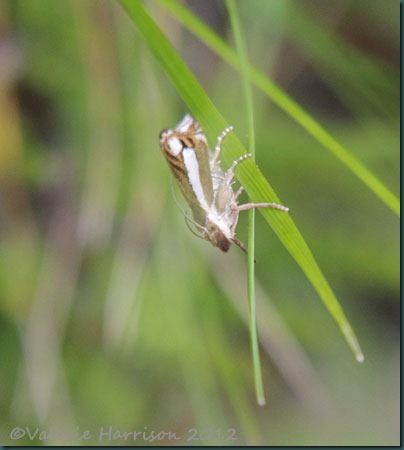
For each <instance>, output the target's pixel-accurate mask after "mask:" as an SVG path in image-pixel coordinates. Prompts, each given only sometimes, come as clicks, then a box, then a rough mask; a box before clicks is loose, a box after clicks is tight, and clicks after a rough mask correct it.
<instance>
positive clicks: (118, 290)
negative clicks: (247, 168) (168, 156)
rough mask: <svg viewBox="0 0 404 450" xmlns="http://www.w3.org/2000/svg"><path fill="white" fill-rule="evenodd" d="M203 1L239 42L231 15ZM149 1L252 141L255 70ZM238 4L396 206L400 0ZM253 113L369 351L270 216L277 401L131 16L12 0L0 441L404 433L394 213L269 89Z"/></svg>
mask: <svg viewBox="0 0 404 450" xmlns="http://www.w3.org/2000/svg"><path fill="white" fill-rule="evenodd" d="M187 4H188V5H189V7H190V8H192V9H193V10H194V12H196V13H197V14H198V15H200V16H201V17H202V18H203V20H205V21H206V22H207V23H208V24H209V25H210V26H211V27H213V28H214V29H215V30H216V31H217V32H218V33H220V35H222V36H223V37H224V38H226V36H229V35H230V30H229V25H228V18H227V16H226V10H225V8H224V4H223V2H221V1H207V0H204V1H203V2H201V1H189V2H188V3H187ZM148 5H149V6H150V11H151V14H152V15H153V17H155V18H156V20H158V22H159V24H160V25H161V27H162V29H163V30H164V31H165V32H166V33H167V35H168V36H169V37H170V39H171V40H172V42H173V43H174V45H175V46H176V48H177V49H178V50H179V52H180V53H181V55H182V56H183V58H184V60H185V61H186V62H187V64H188V65H189V67H190V68H191V69H192V70H193V72H194V73H195V75H196V76H197V78H198V79H199V80H200V81H201V83H202V84H203V85H204V87H205V89H206V90H207V92H209V95H210V97H211V98H212V99H213V101H214V102H215V105H216V106H217V107H218V108H219V109H220V110H221V112H222V113H223V115H224V116H225V117H226V119H227V120H228V121H229V122H230V123H232V124H233V125H234V126H235V128H236V129H237V130H238V135H239V136H240V137H243V136H245V133H246V125H245V117H243V115H242V108H240V107H239V104H240V95H239V92H240V88H241V81H240V75H239V74H238V73H236V72H235V71H233V69H231V68H229V67H228V66H226V65H225V64H223V63H222V62H221V61H220V60H219V59H218V58H217V57H216V56H214V55H213V54H212V53H210V52H209V51H208V50H207V49H206V48H205V47H204V46H203V45H202V44H200V43H199V42H198V40H197V39H195V38H194V37H193V36H191V35H190V33H189V32H186V31H184V30H183V29H182V28H181V26H179V25H178V23H177V22H175V21H174V20H173V19H172V18H171V17H170V16H169V15H168V14H167V12H166V11H165V10H164V9H160V7H159V4H158V2H151V3H150V4H149V3H148ZM239 7H240V17H241V19H242V24H243V27H244V33H245V36H246V38H247V45H248V52H249V60H250V61H251V62H252V63H253V64H255V65H257V66H258V67H259V68H260V69H261V70H262V71H264V72H265V73H267V74H268V76H270V77H271V78H272V79H274V80H275V81H277V82H278V83H279V84H280V85H281V86H282V88H283V89H284V90H285V91H286V92H288V93H289V94H290V95H291V96H292V97H293V98H294V99H295V100H296V101H298V102H299V103H300V105H301V106H302V107H304V108H305V109H307V110H308V111H309V112H310V113H311V114H312V115H313V116H314V117H315V118H316V119H317V120H318V121H319V123H321V124H322V125H323V126H325V127H326V128H327V129H328V130H329V131H330V133H332V135H333V136H336V137H338V139H339V141H340V142H341V143H343V144H344V145H345V146H346V147H347V148H349V149H350V150H351V151H352V153H353V154H354V155H355V156H356V157H357V158H359V159H360V160H361V161H363V162H364V163H365V165H366V166H367V167H369V168H370V169H371V170H372V171H373V173H375V174H376V175H377V176H378V177H379V178H380V180H381V181H382V182H384V183H385V184H386V186H387V187H388V188H389V189H391V190H392V191H393V192H394V193H395V194H398V192H399V81H398V80H399V76H398V68H399V2H398V1H393V0H388V1H386V0H374V1H372V2H368V1H365V0H355V1H348V0H327V1H324V0H304V1H302V0H290V1H288V0H249V1H248V2H239ZM229 41H230V43H231V40H230V39H229ZM254 101H255V110H254V114H255V119H256V123H255V129H256V145H257V162H258V164H259V167H260V169H261V170H262V172H263V173H264V174H265V175H266V176H267V177H268V179H269V180H270V182H271V184H272V185H273V186H274V187H275V189H276V191H277V193H278V194H279V195H280V196H281V198H282V200H283V202H284V203H285V204H287V205H288V206H289V207H290V208H291V214H293V219H294V220H295V221H296V223H297V224H298V226H299V228H300V230H301V231H302V233H304V236H305V238H306V240H307V242H308V243H309V245H310V248H311V249H312V250H313V252H314V255H315V257H316V258H317V260H318V262H319V263H320V266H321V267H322V269H323V270H324V273H325V275H326V276H327V278H328V280H329V281H330V283H331V284H332V287H333V288H334V290H335V292H336V293H337V295H338V298H339V299H340V300H341V301H342V304H343V307H344V308H345V310H346V311H347V313H348V316H349V318H350V320H351V322H352V324H353V326H354V328H355V331H356V333H357V335H358V338H359V340H360V342H361V344H362V347H363V350H364V353H365V358H366V359H365V363H364V364H362V365H358V364H357V363H356V362H355V361H354V359H353V358H352V356H351V354H350V353H349V350H348V349H347V348H346V346H345V343H344V341H343V340H342V338H341V336H340V334H339V332H338V330H337V328H336V326H335V325H334V323H333V322H332V320H331V318H330V317H329V316H328V314H327V313H326V311H325V309H324V308H323V306H322V305H321V303H320V301H319V299H318V297H317V294H316V293H315V292H314V291H313V289H312V287H311V286H310V285H309V284H308V282H307V280H306V279H305V278H304V275H303V274H302V273H301V271H300V270H299V269H298V267H297V266H296V264H295V263H294V262H293V260H291V258H290V256H289V255H288V254H287V253H286V252H285V250H284V249H283V247H282V246H281V245H280V243H279V242H278V241H277V239H276V238H275V236H274V235H273V234H271V233H270V232H269V230H268V227H267V226H266V225H265V223H264V221H262V219H260V217H259V215H258V216H257V219H258V220H257V232H256V234H257V248H256V259H257V265H256V271H257V286H258V292H257V297H258V314H259V316H258V319H259V320H258V322H259V328H260V337H261V340H262V349H263V360H262V364H263V370H264V383H265V386H266V389H267V391H268V392H267V394H268V405H267V407H266V408H265V409H258V408H257V407H256V405H255V404H254V392H253V379H252V370H251V360H250V358H251V357H250V348H249V345H250V344H249V337H248V330H247V325H246V323H247V312H246V307H247V300H246V290H245V276H246V274H245V258H244V255H242V254H240V252H238V251H237V249H232V250H231V251H230V253H229V254H226V255H225V254H221V253H220V252H219V251H218V250H216V249H214V248H213V247H211V246H210V245H209V243H207V242H204V241H202V240H198V239H196V238H195V237H194V236H193V235H192V234H191V233H189V231H188V229H187V227H186V226H185V224H184V220H183V217H182V215H181V212H180V211H179V210H178V208H176V206H175V202H174V200H173V199H172V193H171V187H170V176H169V172H168V169H167V167H166V164H165V162H164V160H163V158H162V156H161V154H160V151H159V147H158V135H159V132H160V130H161V129H162V128H165V127H167V126H173V125H174V124H175V123H177V121H178V120H179V119H180V118H181V117H182V115H183V114H184V113H185V112H186V110H185V109H184V105H183V104H181V102H180V101H179V96H178V94H177V93H176V92H175V91H174V90H173V88H172V87H171V85H170V84H169V83H168V81H167V79H166V78H165V76H164V74H163V73H162V71H161V68H160V67H159V66H158V65H157V64H156V63H155V61H154V60H153V58H152V56H151V55H150V54H149V51H148V49H147V48H146V46H145V45H144V43H143V42H142V40H141V39H140V37H139V36H138V35H137V32H136V30H135V29H134V27H133V25H132V24H131V22H130V21H129V20H128V18H127V17H126V15H125V12H124V11H123V10H122V8H121V7H120V5H119V4H118V3H117V2H114V1H107V0H98V1H96V0H65V1H59V2H56V1H54V0H35V1H30V2H29V1H24V0H2V1H1V2H0V202H1V203H0V252H1V253H0V254H1V257H2V264H1V266H0V338H1V352H0V357H1V364H0V437H1V443H2V444H8V445H12V444H18V445H34V444H35V445H38V444H45V445H50V444H58V443H59V444H60V443H63V444H73V445H74V444H84V445H85V444H87V445H90V444H92V445H97V444H103V445H117V444H127V445H133V444H136V445H155V444H156V443H159V444H162V445H173V444H176V445H190V444H191V445H192V444H194V445H195V444H196V445H205V444H210V445H212V444H215V445H243V444H259V445H311V446H313V445H396V444H398V442H399V352H398V347H399V342H398V341H399V334H398V326H399V309H398V300H399V299H398V297H399V223H398V219H397V217H396V216H395V215H394V214H393V213H392V212H391V211H390V210H389V209H388V208H386V206H385V205H383V204H382V203H381V202H380V201H379V200H378V199H377V198H376V197H375V196H374V195H373V194H372V193H371V192H370V191H369V190H368V189H367V188H366V187H365V186H364V185H363V184H362V183H360V182H359V181H358V180H357V179H356V178H355V177H354V176H353V175H352V174H351V173H349V172H348V171H347V170H346V169H345V168H344V167H343V166H342V165H341V164H340V163H339V162H338V161H337V160H336V159H334V158H333V157H332V156H331V155H330V154H329V153H327V152H324V150H323V149H322V148H321V147H320V145H319V144H318V143H316V142H315V141H314V140H313V138H312V137H310V136H308V135H307V133H306V132H305V131H304V130H302V129H301V128H299V127H298V126H297V125H296V124H295V123H294V122H292V121H291V120H290V118H288V117H287V116H286V115H285V114H284V113H282V112H280V111H279V110H278V109H277V108H276V107H274V106H273V105H271V104H270V103H269V102H268V100H267V99H266V98H265V97H263V96H262V94H261V93H259V92H258V91H256V92H255V98H254ZM246 142H247V139H246ZM245 225H246V221H245V217H241V219H240V224H239V229H238V230H239V231H238V236H239V237H240V238H241V239H243V240H244V239H245V237H246V226H245ZM193 429H195V430H197V431H195V432H194V431H192V430H193ZM233 429H234V431H232V430H233ZM208 430H210V431H208ZM86 431H87V432H88V433H87V434H85V433H86ZM134 431H137V432H139V434H138V435H137V438H136V440H135V441H134V437H133V432H134ZM152 431H154V432H155V433H156V436H157V433H160V434H159V435H158V438H157V439H156V440H154V441H152ZM41 432H42V434H41ZM58 432H59V433H60V434H61V435H58V434H57V433H58ZM125 432H126V433H130V432H132V434H127V435H126V437H125V435H124V434H123V433H125ZM170 432H171V434H169V433H170ZM102 433H104V434H102ZM114 433H116V434H114ZM142 433H143V434H142ZM66 434H68V435H66ZM174 435H175V436H174ZM174 437H177V438H178V440H177V439H174ZM231 437H236V438H237V440H231V439H230V438H231ZM87 438H88V439H87ZM192 438H198V439H199V440H187V439H192ZM160 439H161V440H160Z"/></svg>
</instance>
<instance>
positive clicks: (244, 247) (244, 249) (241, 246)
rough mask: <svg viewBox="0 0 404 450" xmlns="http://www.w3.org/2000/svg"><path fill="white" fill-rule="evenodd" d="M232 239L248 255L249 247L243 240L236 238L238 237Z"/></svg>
mask: <svg viewBox="0 0 404 450" xmlns="http://www.w3.org/2000/svg"><path fill="white" fill-rule="evenodd" d="M232 241H233V242H234V243H235V244H236V245H237V246H238V247H240V248H241V250H243V252H244V253H245V254H246V255H248V251H247V248H246V246H245V245H244V244H243V243H242V242H241V241H239V240H238V239H236V238H233V239H232Z"/></svg>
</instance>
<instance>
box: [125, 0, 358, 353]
mask: <svg viewBox="0 0 404 450" xmlns="http://www.w3.org/2000/svg"><path fill="white" fill-rule="evenodd" d="M121 4H122V5H123V6H124V8H125V9H126V11H127V13H128V15H129V17H130V18H131V19H132V21H133V22H134V24H135V25H136V26H137V28H138V30H139V31H140V33H141V34H142V35H143V37H144V39H145V41H146V42H147V45H148V46H149V48H150V50H151V51H152V52H153V53H154V55H155V57H156V59H157V60H158V62H159V63H160V64H161V66H162V67H163V68H164V70H165V71H166V73H167V75H168V76H169V78H170V80H171V82H172V83H173V85H174V86H175V88H176V89H177V91H178V93H179V94H180V95H181V97H182V98H183V100H184V102H185V103H186V104H187V105H188V107H189V109H190V110H191V112H192V113H193V114H194V115H195V116H196V118H197V119H198V121H199V122H200V123H201V125H202V127H203V128H204V129H205V130H206V131H208V132H210V133H214V135H216V136H217V135H218V134H219V133H220V132H221V131H222V130H223V129H225V128H226V126H227V125H228V124H227V123H226V121H225V120H224V118H223V117H222V115H221V114H220V113H219V111H218V110H217V109H216V107H215V106H214V105H213V103H212V102H211V100H210V99H209V97H208V96H207V95H206V93H205V92H204V90H203V89H202V87H201V86H200V84H199V83H198V81H197V80H196V78H195V77H194V75H193V74H192V73H191V72H190V70H189V69H188V67H187V66H186V65H185V63H184V62H183V61H182V60H181V58H180V57H179V55H178V53H177V52H176V51H175V49H174V48H173V46H172V45H171V44H170V42H169V41H168V39H167V38H166V37H165V35H164V34H163V33H162V32H161V30H160V29H159V27H158V26H157V25H156V24H155V22H154V21H153V19H152V18H151V17H150V16H149V14H148V13H147V12H146V10H145V9H144V8H143V5H142V2H141V1H140V0H121ZM156 145H157V144H156ZM245 153H246V150H245V149H244V147H243V145H242V144H241V142H240V140H239V139H238V138H237V136H236V134H235V133H231V134H230V135H229V136H228V137H227V139H226V140H225V141H224V144H223V159H224V161H225V162H226V163H227V164H229V163H230V162H232V161H234V159H236V158H237V157H239V156H241V155H243V154H245ZM236 175H237V179H238V180H239V181H240V183H241V184H242V185H243V186H244V188H245V190H246V192H247V194H248V195H249V197H250V198H251V200H252V201H253V202H256V203H259V202H276V203H280V200H279V198H278V197H277V195H276V194H275V192H274V190H273V189H272V187H271V186H270V185H269V183H268V181H267V180H266V179H265V177H264V176H263V174H262V173H261V171H260V170H259V169H258V167H257V166H256V165H255V163H254V162H253V161H252V160H250V159H247V160H246V161H245V162H243V164H240V165H239V166H238V167H237V168H236ZM260 212H261V214H262V215H263V216H264V218H265V219H266V220H267V222H268V223H269V225H270V226H271V227H272V228H273V230H274V231H275V233H276V234H277V236H278V238H279V239H280V241H281V242H282V243H283V244H284V246H285V247H286V248H287V250H288V251H289V252H290V254H291V255H292V257H293V258H294V259H295V260H296V261H297V263H298V264H299V265H300V267H301V268H302V270H303V272H304V273H305V274H306V276H307V277H308V279H309V280H310V282H311V283H312V284H313V286H314V288H315V289H316V291H317V292H318V294H319V295H320V297H321V299H322V300H323V303H324V305H325V306H326V307H327V309H328V311H329V312H330V314H331V315H332V317H333V318H334V319H335V321H336V322H337V324H338V326H339V327H340V330H341V332H342V334H343V335H344V337H345V339H346V340H347V342H348V345H349V347H350V348H351V349H352V351H353V352H354V354H355V356H356V359H357V360H358V361H363V354H362V351H361V349H360V347H359V343H358V341H357V339H356V337H355V334H354V332H353V330H352V328H351V326H350V324H349V322H348V321H347V318H346V316H345V314H344V312H343V310H342V308H341V306H340V304H339V302H338V300H337V299H336V297H335V295H334V293H333V291H332V290H331V288H330V286H329V284H328V282H327V280H326V279H325V278H324V275H323V274H322V272H321V270H320V268H319V267H318V265H317V263H316V261H315V259H314V257H313V255H312V253H311V251H310V249H309V248H308V246H307V244H306V242H305V241H304V239H303V237H302V235H301V234H300V232H299V230H298V229H297V227H296V225H295V223H294V222H293V220H292V218H291V215H290V214H285V213H283V212H280V211H273V210H270V209H261V210H260Z"/></svg>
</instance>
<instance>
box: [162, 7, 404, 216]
mask: <svg viewBox="0 0 404 450" xmlns="http://www.w3.org/2000/svg"><path fill="white" fill-rule="evenodd" d="M159 2H160V3H161V4H162V5H163V6H164V7H165V8H166V9H168V10H169V11H170V13H171V14H172V15H173V16H174V17H176V18H177V20H179V21H180V22H181V23H182V25H183V26H184V27H186V28H188V29H189V30H190V31H191V32H192V33H193V34H195V36H197V37H199V39H201V41H202V42H204V43H205V45H207V46H208V47H209V48H210V49H211V50H212V51H214V52H215V53H217V54H218V55H219V56H220V57H221V58H222V59H223V60H224V61H226V62H227V63H228V64H230V65H231V66H233V67H235V68H236V69H239V60H238V58H237V55H236V53H235V52H234V51H233V50H232V49H231V48H229V46H228V45H227V44H226V42H224V41H223V40H222V39H221V38H220V37H219V36H217V34H216V33H215V32H214V31H212V30H211V29H210V28H209V27H207V26H206V25H205V24H204V23H203V22H202V21H201V20H200V19H199V18H197V17H196V16H195V15H194V14H192V13H191V12H190V11H189V10H188V9H187V8H185V7H184V6H182V5H181V4H180V3H178V2H177V1H173V0H159ZM249 71H250V77H251V81H252V82H253V84H254V85H255V86H256V87H257V88H258V89H260V90H261V91H262V92H263V93H264V94H265V95H267V96H268V98H270V99H271V100H272V101H273V102H274V103H275V104H277V105H278V106H279V107H280V108H281V109H282V110H284V111H285V112H286V113H287V114H288V115H290V116H291V117H292V118H293V119H294V120H295V121H296V122H297V123H298V124H299V125H301V126H302V127H303V128H304V129H305V130H306V131H307V132H308V133H309V134H311V135H312V136H313V137H314V138H315V139H316V140H317V141H318V142H319V143H320V144H321V145H323V146H324V147H325V148H326V149H327V150H329V151H330V152H331V153H332V154H333V155H334V156H335V157H336V158H338V159H339V160H340V161H341V162H342V163H343V164H344V165H345V166H346V167H347V168H348V169H349V170H350V171H351V172H352V173H353V174H354V175H356V176H357V177H358V178H359V179H360V180H361V181H362V182H363V183H365V185H366V186H367V187H368V188H369V189H370V190H371V191H373V193H374V194H375V195H376V196H377V197H378V198H379V199H380V200H382V201H383V202H384V203H385V204H386V205H387V206H388V207H389V208H391V209H392V210H393V211H394V212H395V213H396V214H397V215H398V216H400V201H399V199H398V198H397V197H396V196H395V195H394V194H393V193H392V192H391V191H390V190H389V189H388V188H387V187H386V186H385V185H384V184H383V183H382V182H381V181H380V180H379V179H378V178H377V177H376V176H375V175H373V173H372V172H370V170H369V169H367V168H366V167H365V166H364V164H363V163H361V162H360V161H359V160H358V159H357V158H356V157H355V156H354V155H353V154H352V153H350V152H349V150H347V149H346V148H345V147H344V146H343V145H342V144H340V143H339V142H338V141H337V140H336V139H335V138H334V137H333V136H331V134H330V133H329V132H328V131H327V130H326V129H325V128H323V127H322V126H321V125H320V124H319V123H318V122H317V121H316V120H315V119H313V118H312V117H311V116H310V115H309V114H308V113H307V112H305V111H304V110H303V108H301V107H300V106H299V105H298V104H297V103H296V102H295V101H293V100H292V99H291V98H290V97H289V96H288V95H287V94H286V93H285V92H283V91H282V89H280V88H279V87H278V86H277V85H276V84H275V83H273V82H272V81H270V80H269V79H268V78H267V77H266V76H265V75H264V74H262V73H261V72H260V71H259V70H258V69H256V68H255V67H253V66H251V65H250V67H249Z"/></svg>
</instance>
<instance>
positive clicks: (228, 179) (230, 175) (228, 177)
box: [223, 153, 252, 195]
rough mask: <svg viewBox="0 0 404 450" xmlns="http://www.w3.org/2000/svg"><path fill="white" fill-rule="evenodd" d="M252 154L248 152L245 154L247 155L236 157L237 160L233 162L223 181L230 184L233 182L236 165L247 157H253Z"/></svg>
mask: <svg viewBox="0 0 404 450" xmlns="http://www.w3.org/2000/svg"><path fill="white" fill-rule="evenodd" d="M251 156H252V155H251V153H247V154H245V155H243V156H240V158H238V159H236V160H235V161H234V162H233V164H232V165H231V166H230V167H229V168H228V169H227V172H226V177H225V179H224V182H223V183H225V184H230V183H231V180H232V179H233V178H234V169H235V167H236V166H237V165H238V164H240V163H241V162H243V161H245V160H246V159H248V158H251ZM240 194H241V192H240ZM240 194H239V195H240Z"/></svg>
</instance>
